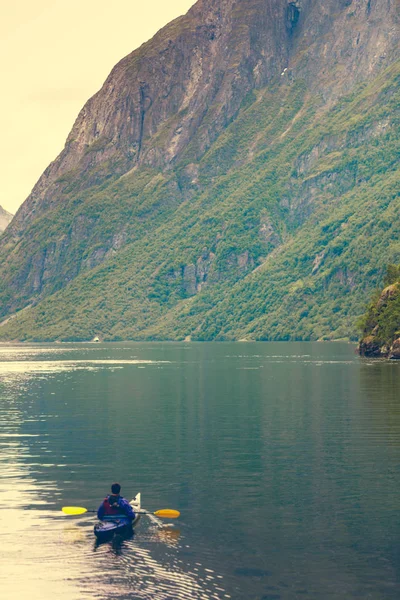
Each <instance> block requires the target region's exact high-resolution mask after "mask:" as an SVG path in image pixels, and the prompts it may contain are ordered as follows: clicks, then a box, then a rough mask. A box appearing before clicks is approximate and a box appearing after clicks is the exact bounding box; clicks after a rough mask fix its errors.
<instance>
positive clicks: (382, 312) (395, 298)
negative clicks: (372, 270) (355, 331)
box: [359, 265, 400, 359]
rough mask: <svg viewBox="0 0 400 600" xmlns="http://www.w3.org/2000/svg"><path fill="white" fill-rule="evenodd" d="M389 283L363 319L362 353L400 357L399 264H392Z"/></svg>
mask: <svg viewBox="0 0 400 600" xmlns="http://www.w3.org/2000/svg"><path fill="white" fill-rule="evenodd" d="M385 280H386V281H385V283H386V287H385V288H384V290H382V291H381V292H380V293H378V294H377V295H376V296H375V297H374V298H373V300H372V302H371V304H370V305H369V307H368V310H367V312H366V314H365V316H364V317H363V319H362V320H361V323H360V324H361V327H362V330H363V336H362V339H361V341H360V344H359V351H360V354H361V355H362V356H373V357H389V358H393V359H400V265H399V266H396V265H389V268H388V272H387V275H386V277H385Z"/></svg>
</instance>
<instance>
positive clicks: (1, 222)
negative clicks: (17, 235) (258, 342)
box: [0, 206, 13, 233]
mask: <svg viewBox="0 0 400 600" xmlns="http://www.w3.org/2000/svg"><path fill="white" fill-rule="evenodd" d="M12 218H13V215H12V214H11V213H9V212H7V211H6V210H4V208H2V207H1V206H0V233H1V232H3V231H4V230H5V228H6V227H7V225H8V224H9V223H10V222H11V220H12Z"/></svg>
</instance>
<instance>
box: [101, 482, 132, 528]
mask: <svg viewBox="0 0 400 600" xmlns="http://www.w3.org/2000/svg"><path fill="white" fill-rule="evenodd" d="M120 491H121V486H120V484H119V483H113V484H112V486H111V494H110V495H109V496H106V498H104V500H103V502H102V503H101V504H100V506H99V509H98V511H97V517H98V518H99V519H100V520H103V519H105V518H107V517H109V518H112V517H114V519H116V518H118V517H128V519H131V520H132V521H133V520H134V518H135V513H134V511H133V509H132V506H131V505H130V504H129V502H128V500H125V498H124V497H123V496H121V495H120Z"/></svg>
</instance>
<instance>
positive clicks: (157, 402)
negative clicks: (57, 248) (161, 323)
mask: <svg viewBox="0 0 400 600" xmlns="http://www.w3.org/2000/svg"><path fill="white" fill-rule="evenodd" d="M142 367H145V368H142ZM398 367H399V365H398V364H393V363H389V362H386V361H378V362H372V363H371V362H368V361H363V360H360V359H359V358H357V357H356V356H355V355H354V354H353V351H352V349H351V348H349V346H347V345H332V344H326V345H318V344H215V345H208V344H204V345H201V344H199V345H196V344H193V345H183V344H182V345H179V344H177V345H174V344H127V345H126V346H125V345H124V346H121V345H111V344H110V345H97V346H87V347H86V346H84V345H79V346H78V345H77V346H73V345H71V346H68V347H64V346H62V347H61V346H56V345H53V346H51V345H48V346H44V347H42V346H37V347H36V346H29V347H21V346H19V347H17V348H10V347H8V348H4V347H3V348H0V390H1V400H0V467H1V470H0V503H1V506H2V507H3V510H2V511H1V512H0V527H1V531H2V532H4V538H3V539H4V547H5V548H7V553H6V554H5V556H4V557H3V560H2V563H1V569H2V571H1V575H0V585H1V586H2V590H5V593H9V594H11V593H12V594H13V595H14V596H15V595H16V596H17V597H21V598H24V597H28V596H29V598H33V599H35V598H36V597H37V598H40V599H41V600H46V599H47V598H50V595H51V596H52V597H53V596H54V595H55V596H57V597H60V598H62V597H65V598H68V599H69V600H71V599H72V600H73V599H74V598H75V597H76V598H79V599H85V598H94V597H96V598H104V599H113V598H116V597H118V598H127V599H128V598H129V599H130V600H133V599H136V598H139V599H142V598H143V599H146V600H147V599H149V598H152V599H153V598H154V599H155V600H167V599H168V600H169V599H170V598H174V599H175V598H182V599H186V598H187V599H189V598H190V599H197V598H204V599H206V598H217V599H222V598H230V597H231V598H234V599H237V600H244V599H250V598H251V599H253V598H254V599H258V600H259V599H260V598H264V600H265V599H267V598H268V599H272V598H281V599H283V600H292V599H294V598H298V597H302V598H306V599H307V598H309V599H310V600H311V599H312V600H325V599H326V598H330V599H333V600H336V599H337V600H339V599H340V600H343V598H357V597H362V598H367V597H368V598H372V599H373V600H381V599H382V598H385V600H392V599H393V600H394V599H395V598H396V599H397V598H398V597H399V592H400V584H399V578H398V575H399V572H400V571H399V567H400V563H399V551H398V539H399V534H400V530H399V525H398V519H397V504H398V497H399V492H400V483H399V474H398V464H399V459H400V402H399V389H400V369H399V368H398ZM116 479H117V480H118V479H119V480H121V481H122V482H123V484H124V488H123V491H125V495H129V496H133V495H135V493H136V492H137V491H142V492H143V501H144V504H145V507H146V508H148V509H149V510H157V509H159V508H164V507H168V506H169V507H171V508H178V509H180V510H181V512H182V517H181V519H180V521H179V524H178V525H177V524H172V523H168V522H166V523H164V524H161V522H160V521H157V519H155V520H154V519H150V518H143V519H142V520H141V521H140V524H139V526H138V528H137V531H136V535H135V536H134V537H133V538H132V539H126V540H114V545H113V544H112V543H111V544H104V545H102V546H100V547H98V548H97V549H96V552H93V544H94V539H93V524H94V521H93V519H92V518H91V517H90V515H85V516H83V517H79V518H66V517H64V516H62V515H61V514H60V513H59V508H60V506H61V505H76V504H79V505H82V506H86V507H88V508H91V509H93V508H96V507H97V505H98V504H99V502H100V501H101V499H102V498H103V497H104V494H105V493H106V491H107V489H108V486H109V483H110V482H111V481H113V480H116ZM160 502H162V503H161V505H160ZM67 519H68V520H67ZM119 542H121V543H119Z"/></svg>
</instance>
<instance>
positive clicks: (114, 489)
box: [111, 483, 121, 496]
mask: <svg viewBox="0 0 400 600" xmlns="http://www.w3.org/2000/svg"><path fill="white" fill-rule="evenodd" d="M120 491H121V486H120V485H119V483H113V484H112V486H111V493H112V495H113V496H119V493H120Z"/></svg>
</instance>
